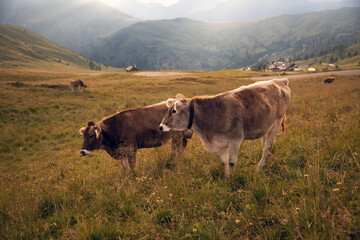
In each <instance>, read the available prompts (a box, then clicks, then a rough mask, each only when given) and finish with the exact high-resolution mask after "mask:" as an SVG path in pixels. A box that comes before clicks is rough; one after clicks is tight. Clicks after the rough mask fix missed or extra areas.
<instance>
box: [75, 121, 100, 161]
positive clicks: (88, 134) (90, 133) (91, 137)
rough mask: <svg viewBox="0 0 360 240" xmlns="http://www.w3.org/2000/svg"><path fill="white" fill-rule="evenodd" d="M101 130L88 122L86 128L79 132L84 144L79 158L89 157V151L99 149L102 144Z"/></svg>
mask: <svg viewBox="0 0 360 240" xmlns="http://www.w3.org/2000/svg"><path fill="white" fill-rule="evenodd" d="M101 131H102V129H101V127H100V126H99V125H98V124H95V123H94V122H88V126H87V127H86V128H85V127H83V128H81V129H80V130H79V133H80V135H83V136H84V143H83V146H82V148H81V150H80V154H81V156H85V155H89V154H90V153H91V151H93V150H97V149H99V148H100V147H101V144H102V142H103V136H102V133H101Z"/></svg>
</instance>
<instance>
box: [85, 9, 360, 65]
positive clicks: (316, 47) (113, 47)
mask: <svg viewBox="0 0 360 240" xmlns="http://www.w3.org/2000/svg"><path fill="white" fill-rule="evenodd" d="M359 41H360V8H343V9H339V10H330V11H322V12H316V13H306V14H297V15H282V16H278V17H272V18H267V19H260V20H254V21H241V22H230V23H208V22H200V21H194V20H190V19H183V18H182V19H174V20H160V21H146V22H139V23H136V24H133V25H131V26H129V27H127V28H124V29H121V30H119V31H118V32H116V33H114V34H112V35H110V36H109V37H106V38H103V39H101V40H99V41H97V42H96V43H95V44H92V45H90V46H89V47H87V48H85V49H83V50H82V51H81V53H82V54H84V55H85V56H88V57H90V58H93V59H94V60H96V61H99V62H103V63H106V64H108V65H111V66H116V67H124V66H127V65H130V64H136V65H137V66H138V67H139V68H140V69H143V70H144V69H147V70H163V69H180V70H181V69H189V70H192V69H194V70H219V69H224V68H227V69H232V68H240V67H243V66H249V65H253V64H257V63H259V61H270V60H278V59H279V58H285V59H286V58H292V59H294V58H304V57H305V56H306V55H308V56H311V54H312V55H314V54H315V55H321V54H326V53H329V51H331V50H332V49H333V48H336V47H337V46H340V45H343V46H348V45H352V44H355V43H358V42H359Z"/></svg>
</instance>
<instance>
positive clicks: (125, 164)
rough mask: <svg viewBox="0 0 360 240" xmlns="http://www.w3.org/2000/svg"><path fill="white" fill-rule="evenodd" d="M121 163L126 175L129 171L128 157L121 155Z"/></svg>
mask: <svg viewBox="0 0 360 240" xmlns="http://www.w3.org/2000/svg"><path fill="white" fill-rule="evenodd" d="M120 160H121V164H122V166H123V168H124V171H125V174H126V175H127V174H128V173H129V164H128V158H127V157H122V158H121V159H120Z"/></svg>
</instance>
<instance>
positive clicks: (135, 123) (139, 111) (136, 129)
mask: <svg viewBox="0 0 360 240" xmlns="http://www.w3.org/2000/svg"><path fill="white" fill-rule="evenodd" d="M167 109H168V108H167V106H166V102H162V103H158V104H154V105H151V106H147V107H139V108H134V109H129V110H125V111H122V112H119V113H116V114H114V115H112V116H109V117H107V118H105V119H103V120H101V121H100V122H98V123H94V122H89V123H88V126H87V127H86V128H85V127H83V128H81V129H80V134H81V135H83V136H84V142H83V146H82V149H81V151H80V154H81V155H82V156H85V155H88V154H90V152H91V151H94V150H97V149H104V150H105V151H106V152H107V153H108V154H109V155H110V156H111V157H113V158H115V159H117V160H121V163H122V166H123V167H124V170H125V172H126V173H127V172H128V170H129V167H128V166H129V165H130V167H131V168H135V166H136V150H137V149H139V148H152V147H158V146H161V145H163V144H164V143H165V142H167V141H168V140H169V139H170V138H172V146H171V157H172V158H177V159H180V158H181V157H182V154H183V149H184V147H185V146H186V143H187V139H188V138H191V136H192V131H191V130H190V131H186V132H162V131H160V129H159V124H160V122H161V119H162V118H163V116H164V115H165V113H166V111H167Z"/></svg>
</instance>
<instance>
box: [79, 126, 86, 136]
mask: <svg viewBox="0 0 360 240" xmlns="http://www.w3.org/2000/svg"><path fill="white" fill-rule="evenodd" d="M85 129H86V128H85V127H82V128H80V130H79V133H80V135H84V132H85Z"/></svg>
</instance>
